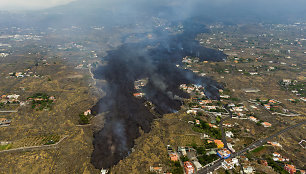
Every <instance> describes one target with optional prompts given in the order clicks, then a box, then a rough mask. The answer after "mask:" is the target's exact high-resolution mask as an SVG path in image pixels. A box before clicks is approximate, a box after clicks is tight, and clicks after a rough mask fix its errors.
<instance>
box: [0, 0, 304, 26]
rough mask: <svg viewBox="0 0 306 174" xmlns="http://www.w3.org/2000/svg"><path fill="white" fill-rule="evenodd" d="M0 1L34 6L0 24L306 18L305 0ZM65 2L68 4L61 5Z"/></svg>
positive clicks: (21, 6) (6, 6)
mask: <svg viewBox="0 0 306 174" xmlns="http://www.w3.org/2000/svg"><path fill="white" fill-rule="evenodd" d="M69 2H70V3H69ZM0 3H1V8H0V10H6V11H7V10H10V9H12V7H13V8H16V9H19V10H22V9H26V10H29V9H35V10H36V11H27V12H25V13H24V14H23V15H22V16H18V17H16V16H14V15H11V14H9V13H7V12H5V13H3V12H2V13H1V12H0V20H1V23H0V25H3V24H4V23H9V24H16V25H17V24H19V25H20V26H23V25H25V26H26V25H30V26H33V25H35V26H71V25H76V26H89V25H103V26H107V25H125V24H135V23H137V21H139V20H144V19H145V18H148V19H149V18H150V17H152V16H155V17H161V18H166V19H168V20H170V21H180V20H185V19H188V18H192V17H199V18H201V19H202V20H205V22H206V23H214V22H222V23H225V24H237V23H255V22H256V23H258V22H264V23H288V22H296V21H299V20H305V18H306V1H305V0H255V1H254V0H76V1H73V0H63V1H59V0H51V1H45V0H30V1H24V0H13V1H12V0H1V1H0ZM65 3H68V4H66V5H62V4H65ZM54 6H55V7H54ZM47 7H53V8H49V9H45V8H47Z"/></svg>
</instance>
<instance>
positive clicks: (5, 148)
mask: <svg viewBox="0 0 306 174" xmlns="http://www.w3.org/2000/svg"><path fill="white" fill-rule="evenodd" d="M12 146H13V145H12V144H7V145H0V151H1V150H9V149H11V148H12Z"/></svg>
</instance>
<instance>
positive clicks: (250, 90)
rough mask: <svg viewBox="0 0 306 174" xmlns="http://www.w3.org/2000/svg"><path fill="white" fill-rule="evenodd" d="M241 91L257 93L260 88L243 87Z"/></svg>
mask: <svg viewBox="0 0 306 174" xmlns="http://www.w3.org/2000/svg"><path fill="white" fill-rule="evenodd" d="M243 91H244V92H246V93H257V92H259V91H260V90H259V89H256V88H247V89H243Z"/></svg>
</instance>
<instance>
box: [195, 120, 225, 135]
mask: <svg viewBox="0 0 306 174" xmlns="http://www.w3.org/2000/svg"><path fill="white" fill-rule="evenodd" d="M199 120H200V119H199ZM192 129H193V130H194V131H195V132H201V133H203V132H205V133H207V134H209V135H210V136H211V137H215V138H217V139H221V138H222V134H221V131H220V130H219V129H215V128H212V127H210V126H209V124H208V123H207V122H205V121H203V120H200V125H195V126H194V127H193V128H192Z"/></svg>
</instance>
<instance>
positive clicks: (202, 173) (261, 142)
mask: <svg viewBox="0 0 306 174" xmlns="http://www.w3.org/2000/svg"><path fill="white" fill-rule="evenodd" d="M303 124H306V121H303V122H300V123H298V124H295V125H292V126H289V127H287V128H285V129H283V130H281V131H279V132H277V133H275V134H273V135H271V136H269V137H267V138H265V139H262V140H258V141H256V142H254V143H252V144H251V145H249V146H248V147H246V148H244V149H243V150H241V151H239V152H237V153H233V154H232V157H236V156H240V155H242V154H244V153H245V152H247V151H250V150H252V149H255V148H257V147H259V146H261V145H264V144H266V143H267V141H269V140H271V139H273V138H274V137H277V136H278V135H280V134H283V133H285V132H287V131H289V130H291V129H293V128H296V127H299V126H302V125H303ZM223 161H224V160H223V159H219V160H218V161H216V162H215V163H214V164H212V165H211V166H209V167H206V168H204V169H202V170H200V171H199V172H198V173H199V174H206V173H210V172H213V171H214V170H216V169H217V168H218V167H220V165H221V163H222V162H223Z"/></svg>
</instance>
